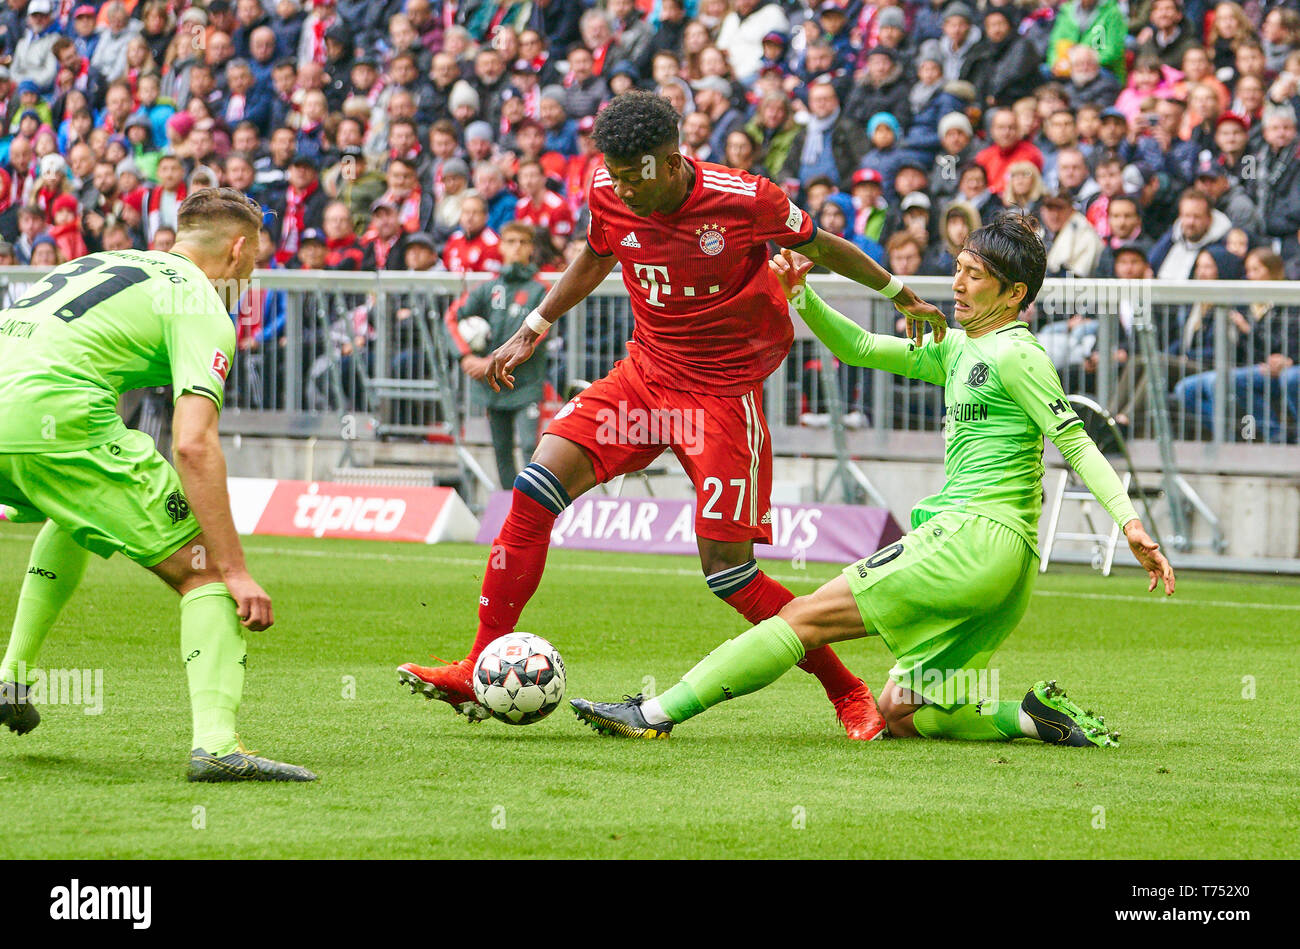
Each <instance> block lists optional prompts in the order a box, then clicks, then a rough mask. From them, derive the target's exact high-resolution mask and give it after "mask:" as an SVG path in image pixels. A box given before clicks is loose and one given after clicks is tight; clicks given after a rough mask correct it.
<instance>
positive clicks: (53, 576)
mask: <svg viewBox="0 0 1300 949" xmlns="http://www.w3.org/2000/svg"><path fill="white" fill-rule="evenodd" d="M27 573H28V575H29V576H30V575H31V574H36V576H38V577H44V578H45V579H46V580H57V579H59V575H58V574H57V573H55V572H54V571H53V570H45V569H43V568H42V567H29V568H28V570H27Z"/></svg>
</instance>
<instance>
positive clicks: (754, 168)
mask: <svg viewBox="0 0 1300 949" xmlns="http://www.w3.org/2000/svg"><path fill="white" fill-rule="evenodd" d="M722 163H723V164H724V165H727V166H728V167H731V168H739V169H740V170H741V171H748V172H750V173H751V174H755V175H765V174H766V172H765V171H764V169H763V167H762V166H761V165H760V164H759V163H758V153H757V151H756V150H755V148H754V140H753V139H752V138H750V137H749V133H748V132H746V131H745V130H744V129H735V130H734V131H733V132H732V133H731V134H730V135H728V136H727V142H726V145H725V146H724V150H723V153H722Z"/></svg>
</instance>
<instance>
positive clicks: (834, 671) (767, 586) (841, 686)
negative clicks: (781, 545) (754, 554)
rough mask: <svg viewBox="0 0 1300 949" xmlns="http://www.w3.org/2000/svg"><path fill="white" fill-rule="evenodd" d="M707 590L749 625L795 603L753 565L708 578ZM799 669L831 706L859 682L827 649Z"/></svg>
mask: <svg viewBox="0 0 1300 949" xmlns="http://www.w3.org/2000/svg"><path fill="white" fill-rule="evenodd" d="M708 583H709V589H711V590H712V591H713V592H714V593H716V594H717V595H718V596H720V597H722V599H724V600H726V602H727V604H728V605H729V606H731V608H732V609H734V610H735V611H736V612H737V613H739V614H740V615H741V616H743V617H745V619H747V620H748V621H749V622H751V623H754V624H758V623H761V622H763V620H765V619H771V618H772V617H773V616H775V615H776V614H777V613H779V612H781V607H783V606H785V605H786V604H787V603H789V602H790V601H791V600H793V599H794V594H793V593H791V592H790V591H789V590H787V589H786V588H785V587H784V586H782V585H781V584H780V583H778V582H777V581H775V580H773V579H772V578H771V577H769V576H768V575H767V574H765V573H763V571H761V570H759V569H758V563H757V562H756V561H753V560H751V561H749V562H748V563H745V564H741V565H740V566H739V567H733V568H731V569H730V570H724V571H722V572H721V573H715V574H714V575H713V576H711V577H709V578H708ZM799 668H800V669H802V670H803V671H804V672H808V673H811V674H812V675H815V676H816V677H817V680H818V681H819V682H821V684H822V688H823V689H825V690H826V697H827V698H828V699H830V700H831V701H832V702H834V701H835V700H836V699H838V698H840V697H841V696H843V695H847V694H848V693H849V692H852V691H853V690H854V689H856V688H857V687H858V686H859V685H861V684H862V681H861V680H860V679H859V678H858V677H857V676H855V675H854V674H853V673H852V672H850V671H849V670H848V668H847V667H846V666H845V665H844V663H842V662H840V657H839V656H837V655H835V653H834V651H833V650H832V649H831V647H830V646H822V647H820V648H818V649H814V650H813V651H812V652H810V653H808V654H807V655H806V656H804V657H803V660H802V661H801V662H800V663H799Z"/></svg>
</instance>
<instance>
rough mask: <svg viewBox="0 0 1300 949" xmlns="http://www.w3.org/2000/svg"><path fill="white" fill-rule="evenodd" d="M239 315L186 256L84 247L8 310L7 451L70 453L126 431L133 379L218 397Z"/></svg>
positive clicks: (3, 443)
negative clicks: (124, 410)
mask: <svg viewBox="0 0 1300 949" xmlns="http://www.w3.org/2000/svg"><path fill="white" fill-rule="evenodd" d="M234 349H235V328H234V323H233V321H232V320H231V318H230V315H229V313H228V312H227V311H226V307H225V305H224V304H223V303H222V301H221V297H220V296H219V295H218V294H217V291H216V290H215V289H214V288H213V286H212V283H211V282H210V281H209V280H208V278H207V277H206V276H205V275H204V273H203V271H201V270H200V269H199V268H198V267H196V266H195V265H194V264H193V263H192V262H191V261H190V260H188V259H187V258H185V257H182V256H181V255H179V254H172V253H165V252H163V251H111V252H104V253H98V254H91V255H89V256H86V257H79V258H77V259H76V260H74V261H71V262H69V263H66V264H64V265H63V266H61V267H56V268H55V269H53V270H51V271H50V272H49V273H47V274H45V276H43V277H42V278H41V279H40V280H39V281H37V282H36V283H34V284H33V285H32V287H31V289H30V290H29V291H28V292H27V294H26V296H24V297H23V298H22V299H20V300H18V301H17V302H16V303H15V304H14V305H13V306H11V307H10V308H9V309H7V310H5V311H4V312H0V452H50V453H55V452H68V451H80V450H83V449H86V448H92V447H95V446H97V445H102V444H104V443H106V442H110V441H113V440H114V439H117V438H119V437H120V436H121V435H122V434H123V433H124V432H125V431H126V426H125V424H124V423H123V422H122V419H121V418H120V417H119V416H118V414H117V400H118V397H119V396H120V395H121V394H122V393H123V392H125V391H127V390H128V389H140V388H145V387H149V386H164V385H170V386H172V387H173V391H174V395H173V397H174V398H179V397H180V396H181V395H182V394H184V393H186V392H194V393H198V394H199V395H203V396H206V397H207V398H209V399H211V400H212V401H213V402H215V403H216V406H217V409H218V410H220V409H221V406H222V392H223V388H224V386H225V381H226V374H227V372H228V371H229V369H230V364H231V358H232V357H233V355H234Z"/></svg>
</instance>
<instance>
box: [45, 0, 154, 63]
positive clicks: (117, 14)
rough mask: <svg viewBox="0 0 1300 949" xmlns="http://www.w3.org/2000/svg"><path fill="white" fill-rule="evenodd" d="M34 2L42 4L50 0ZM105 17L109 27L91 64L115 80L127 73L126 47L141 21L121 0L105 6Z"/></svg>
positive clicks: (101, 38)
mask: <svg viewBox="0 0 1300 949" xmlns="http://www.w3.org/2000/svg"><path fill="white" fill-rule="evenodd" d="M33 2H34V3H37V4H42V3H47V2H48V0H33ZM29 8H30V7H29ZM104 17H105V21H106V23H107V27H106V28H105V29H103V30H101V31H100V34H99V44H98V45H97V46H96V47H95V54H94V55H93V56H91V57H90V64H91V65H92V66H94V67H95V68H96V69H98V70H99V71H100V72H101V73H103V74H104V78H105V79H107V80H108V81H109V82H113V81H115V80H117V79H120V78H121V77H122V76H123V75H124V74H125V73H126V69H127V64H126V48H127V46H128V44H130V42H131V40H132V38H134V37H135V36H137V35H138V34H139V33H140V30H141V23H140V21H139V20H133V19H131V14H130V13H129V12H128V11H127V8H126V4H125V3H122V2H121V0H112V2H111V3H109V4H108V5H107V7H105V13H104Z"/></svg>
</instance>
